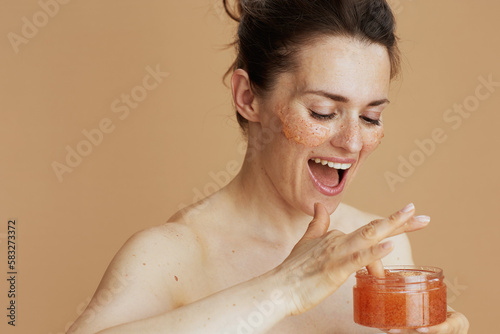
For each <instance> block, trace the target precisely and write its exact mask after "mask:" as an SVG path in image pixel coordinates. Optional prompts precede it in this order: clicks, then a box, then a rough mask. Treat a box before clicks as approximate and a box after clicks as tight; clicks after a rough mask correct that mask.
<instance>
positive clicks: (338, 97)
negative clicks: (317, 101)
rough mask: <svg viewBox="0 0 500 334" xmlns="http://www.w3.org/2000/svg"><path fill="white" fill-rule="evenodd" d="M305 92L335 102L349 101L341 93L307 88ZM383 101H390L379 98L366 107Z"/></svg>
mask: <svg viewBox="0 0 500 334" xmlns="http://www.w3.org/2000/svg"><path fill="white" fill-rule="evenodd" d="M304 93H305V94H315V95H320V96H324V97H327V98H329V99H330V100H333V101H336V102H342V103H349V102H350V100H349V99H348V98H347V97H345V96H342V95H338V94H332V93H328V92H325V91H323V90H308V91H305V92H304ZM384 103H391V101H389V100H388V99H381V100H375V101H372V102H370V103H368V104H367V107H376V106H380V105H382V104H384Z"/></svg>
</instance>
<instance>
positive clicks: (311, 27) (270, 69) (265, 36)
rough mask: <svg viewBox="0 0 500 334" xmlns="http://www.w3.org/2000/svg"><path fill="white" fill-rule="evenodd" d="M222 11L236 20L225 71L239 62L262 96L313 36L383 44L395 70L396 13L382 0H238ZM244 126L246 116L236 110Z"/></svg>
mask: <svg viewBox="0 0 500 334" xmlns="http://www.w3.org/2000/svg"><path fill="white" fill-rule="evenodd" d="M223 4H224V8H225V10H226V12H227V14H228V15H229V16H230V17H231V18H232V19H233V20H235V21H237V22H239V25H238V33H237V37H236V39H235V41H234V43H233V44H234V45H235V47H236V51H237V57H236V60H235V61H234V63H233V64H232V65H231V67H230V68H229V70H228V72H227V73H226V75H228V74H230V73H231V72H232V71H235V70H236V69H239V68H242V69H244V70H246V71H247V72H248V75H249V77H250V82H251V84H252V89H253V90H254V92H255V94H257V95H259V96H264V94H265V93H266V91H269V90H271V89H272V88H273V85H274V83H275V78H276V77H277V75H278V74H280V73H284V72H287V71H291V70H293V69H294V68H295V66H296V61H295V58H296V55H297V53H298V51H299V50H300V47H301V46H303V45H304V44H306V43H308V42H310V41H311V40H312V39H313V38H316V37H320V36H325V35H329V36H331V35H334V36H351V37H355V38H359V39H361V40H364V41H367V42H369V43H378V44H381V45H383V46H385V47H386V48H387V51H388V54H389V59H390V61H391V78H394V77H395V76H396V75H397V74H398V73H399V70H400V57H399V49H398V46H397V37H396V35H395V19H394V16H393V14H392V11H391V9H390V7H389V5H388V4H387V2H386V1H385V0H237V1H236V3H235V4H234V8H230V6H229V4H228V0H223ZM236 116H237V119H238V123H239V124H240V126H241V128H242V129H243V131H245V130H246V128H247V125H248V121H247V120H246V119H245V118H243V117H242V116H241V115H240V114H239V113H238V112H237V113H236Z"/></svg>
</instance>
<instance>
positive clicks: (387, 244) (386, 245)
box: [380, 241, 392, 249]
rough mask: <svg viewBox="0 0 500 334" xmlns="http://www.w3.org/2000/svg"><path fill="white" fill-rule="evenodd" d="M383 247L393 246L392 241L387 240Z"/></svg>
mask: <svg viewBox="0 0 500 334" xmlns="http://www.w3.org/2000/svg"><path fill="white" fill-rule="evenodd" d="M380 247H382V248H383V249H389V248H392V241H386V242H384V243H383V244H381V245H380Z"/></svg>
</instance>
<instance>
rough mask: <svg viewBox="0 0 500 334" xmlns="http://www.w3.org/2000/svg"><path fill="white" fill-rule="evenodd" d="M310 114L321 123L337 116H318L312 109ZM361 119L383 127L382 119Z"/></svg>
mask: <svg viewBox="0 0 500 334" xmlns="http://www.w3.org/2000/svg"><path fill="white" fill-rule="evenodd" d="M309 112H310V114H311V117H312V118H314V119H317V120H320V121H329V120H332V119H334V118H335V117H336V116H337V114H336V113H333V114H327V115H323V114H318V113H317V112H315V111H313V110H311V109H309ZM359 118H361V119H362V120H363V121H364V122H365V123H367V124H368V125H375V126H381V125H382V121H381V120H380V119H373V118H369V117H366V116H359Z"/></svg>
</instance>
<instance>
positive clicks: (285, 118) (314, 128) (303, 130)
mask: <svg viewBox="0 0 500 334" xmlns="http://www.w3.org/2000/svg"><path fill="white" fill-rule="evenodd" d="M278 116H279V118H280V119H281V122H282V123H283V133H284V134H285V137H286V138H287V139H290V140H292V139H293V140H294V141H295V142H297V143H299V144H303V145H305V146H309V147H315V146H319V145H321V144H323V143H324V142H325V141H326V140H328V138H329V137H330V128H328V127H326V126H324V125H321V124H319V123H317V122H315V121H314V120H310V119H306V118H305V117H304V116H302V115H300V114H297V113H285V111H284V110H283V109H280V110H279V111H278Z"/></svg>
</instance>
